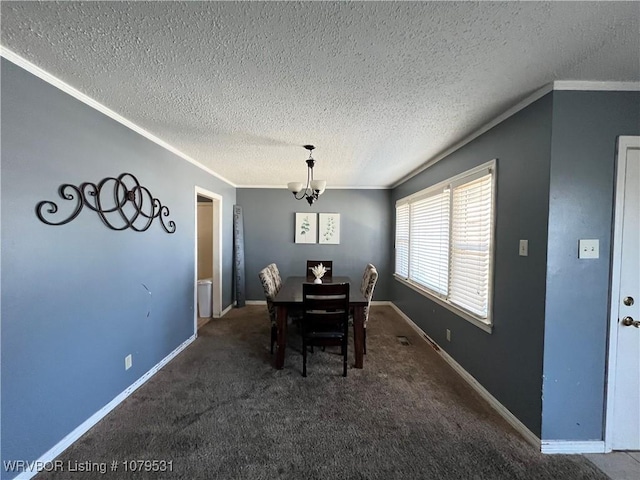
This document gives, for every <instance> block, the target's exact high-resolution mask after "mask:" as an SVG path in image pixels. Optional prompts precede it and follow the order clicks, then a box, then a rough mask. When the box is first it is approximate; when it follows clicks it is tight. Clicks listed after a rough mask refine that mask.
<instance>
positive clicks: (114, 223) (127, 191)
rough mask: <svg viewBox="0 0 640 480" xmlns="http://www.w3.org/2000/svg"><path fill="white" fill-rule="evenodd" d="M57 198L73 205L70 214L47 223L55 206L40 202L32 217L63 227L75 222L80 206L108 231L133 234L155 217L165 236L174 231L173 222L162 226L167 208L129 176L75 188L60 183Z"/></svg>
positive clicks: (150, 222) (87, 183) (148, 225)
mask: <svg viewBox="0 0 640 480" xmlns="http://www.w3.org/2000/svg"><path fill="white" fill-rule="evenodd" d="M58 193H59V195H60V198H62V199H63V200H70V201H74V202H75V207H74V209H73V211H72V212H71V214H70V215H69V216H68V217H66V218H64V219H63V220H60V221H58V222H56V221H51V220H47V219H46V218H45V215H55V214H56V213H57V212H58V205H56V204H55V203H54V202H51V201H49V200H44V201H42V202H40V203H38V205H37V206H36V215H37V216H38V218H39V219H40V221H42V222H44V223H46V224H47V225H65V224H67V223H69V222H70V221H72V220H73V219H75V218H76V217H77V216H78V215H79V214H80V212H81V211H82V209H83V207H85V206H86V207H87V208H89V209H90V210H93V211H94V212H96V213H97V214H98V216H99V217H100V219H101V220H102V221H103V223H104V224H105V225H106V226H107V227H109V228H110V229H112V230H126V229H127V228H131V229H132V230H135V231H136V232H144V231H145V230H147V229H148V228H149V227H150V226H151V224H152V223H153V220H154V219H155V218H159V219H160V224H161V225H162V228H163V229H164V230H165V231H166V232H167V233H174V232H175V231H176V224H175V222H174V221H173V220H169V222H168V223H165V219H164V217H168V216H169V208H168V207H166V206H164V205H162V203H160V200H158V199H157V198H154V197H153V195H151V192H150V191H149V189H148V188H147V187H143V186H142V185H140V182H138V179H137V178H136V177H134V176H133V175H131V174H130V173H123V174H121V175H120V176H119V177H118V178H114V177H107V178H105V179H104V180H102V181H101V182H100V183H98V184H97V185H96V184H95V183H91V182H84V183H82V184H80V186H79V187H76V186H75V185H71V184H69V183H64V184H62V185H60V188H59V189H58Z"/></svg>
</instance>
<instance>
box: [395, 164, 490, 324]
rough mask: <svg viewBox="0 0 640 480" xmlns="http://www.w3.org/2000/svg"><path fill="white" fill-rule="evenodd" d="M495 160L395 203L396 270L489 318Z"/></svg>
mask: <svg viewBox="0 0 640 480" xmlns="http://www.w3.org/2000/svg"><path fill="white" fill-rule="evenodd" d="M494 185H495V161H492V162H489V163H487V164H485V165H482V166H480V167H477V168H475V169H473V170H471V171H469V172H466V173H463V174H461V175H458V176H456V177H454V178H452V179H450V180H448V181H446V182H442V183H440V184H438V185H436V186H434V187H431V188H428V189H426V190H423V191H421V192H418V193H416V194H414V195H411V196H410V197H406V198H404V199H401V200H399V201H398V203H397V204H396V259H395V260H396V269H395V273H396V276H397V277H399V278H401V279H402V280H404V281H406V282H408V283H409V284H412V285H414V286H416V287H419V288H420V289H424V290H425V291H427V292H428V293H430V294H432V295H435V296H437V297H438V298H439V299H441V300H444V301H445V302H446V303H447V304H448V305H451V306H455V308H456V309H458V310H463V311H464V312H465V313H467V314H470V315H471V317H473V318H474V319H476V320H480V321H481V322H483V323H485V324H490V323H491V318H490V316H491V304H490V300H491V292H492V286H491V282H492V273H491V272H492V268H493V265H492V263H493V224H494V212H493V205H494V196H495V187H494Z"/></svg>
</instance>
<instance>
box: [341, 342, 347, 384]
mask: <svg viewBox="0 0 640 480" xmlns="http://www.w3.org/2000/svg"><path fill="white" fill-rule="evenodd" d="M342 376H343V377H346V376H347V342H342Z"/></svg>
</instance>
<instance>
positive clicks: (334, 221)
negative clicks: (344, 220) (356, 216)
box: [318, 213, 340, 244]
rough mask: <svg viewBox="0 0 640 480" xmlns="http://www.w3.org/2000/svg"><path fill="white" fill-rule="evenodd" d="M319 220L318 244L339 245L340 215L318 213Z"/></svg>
mask: <svg viewBox="0 0 640 480" xmlns="http://www.w3.org/2000/svg"><path fill="white" fill-rule="evenodd" d="M318 215H319V217H320V220H319V232H318V235H319V239H320V241H319V243H333V244H339V243H340V214H339V213H320V214H318Z"/></svg>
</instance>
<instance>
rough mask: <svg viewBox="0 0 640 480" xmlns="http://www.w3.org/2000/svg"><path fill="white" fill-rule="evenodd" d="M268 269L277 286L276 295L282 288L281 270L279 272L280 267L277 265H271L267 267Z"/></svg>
mask: <svg viewBox="0 0 640 480" xmlns="http://www.w3.org/2000/svg"><path fill="white" fill-rule="evenodd" d="M267 268H268V269H269V270H270V271H271V276H272V277H273V281H274V282H275V284H276V293H278V292H279V291H280V287H282V277H281V276H280V270H278V266H277V265H276V264H275V263H270V264H269V265H267Z"/></svg>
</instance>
